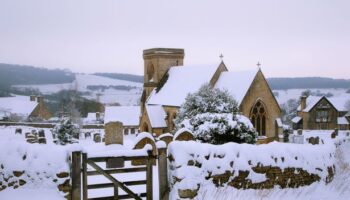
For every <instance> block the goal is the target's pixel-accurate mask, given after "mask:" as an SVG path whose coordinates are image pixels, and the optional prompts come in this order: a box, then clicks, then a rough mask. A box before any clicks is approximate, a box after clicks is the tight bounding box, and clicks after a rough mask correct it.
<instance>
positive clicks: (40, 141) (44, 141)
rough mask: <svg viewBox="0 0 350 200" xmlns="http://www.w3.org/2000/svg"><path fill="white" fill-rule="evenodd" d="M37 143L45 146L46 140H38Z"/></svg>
mask: <svg viewBox="0 0 350 200" xmlns="http://www.w3.org/2000/svg"><path fill="white" fill-rule="evenodd" d="M38 143H39V144H46V138H39V140H38Z"/></svg>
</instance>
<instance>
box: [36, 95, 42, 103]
mask: <svg viewBox="0 0 350 200" xmlns="http://www.w3.org/2000/svg"><path fill="white" fill-rule="evenodd" d="M36 100H37V102H38V103H39V104H42V103H44V97H43V96H37V97H36Z"/></svg>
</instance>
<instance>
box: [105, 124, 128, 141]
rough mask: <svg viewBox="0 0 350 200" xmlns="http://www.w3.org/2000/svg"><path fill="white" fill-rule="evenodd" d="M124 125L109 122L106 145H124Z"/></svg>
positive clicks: (106, 126) (106, 129)
mask: <svg viewBox="0 0 350 200" xmlns="http://www.w3.org/2000/svg"><path fill="white" fill-rule="evenodd" d="M123 136H124V134H123V123H121V122H109V123H107V124H106V125H105V144H106V145H109V144H123Z"/></svg>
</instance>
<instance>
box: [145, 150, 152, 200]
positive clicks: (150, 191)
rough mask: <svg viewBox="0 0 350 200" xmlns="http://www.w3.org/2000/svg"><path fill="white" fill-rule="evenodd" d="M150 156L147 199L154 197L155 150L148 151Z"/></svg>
mask: <svg viewBox="0 0 350 200" xmlns="http://www.w3.org/2000/svg"><path fill="white" fill-rule="evenodd" d="M147 153H148V158H147V165H146V168H147V171H146V193H147V197H146V199H147V200H152V199H153V173H152V168H153V152H152V150H150V151H148V152H147Z"/></svg>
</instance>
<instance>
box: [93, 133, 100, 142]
mask: <svg viewBox="0 0 350 200" xmlns="http://www.w3.org/2000/svg"><path fill="white" fill-rule="evenodd" d="M94 142H96V143H100V142H101V134H100V133H95V134H94Z"/></svg>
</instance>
